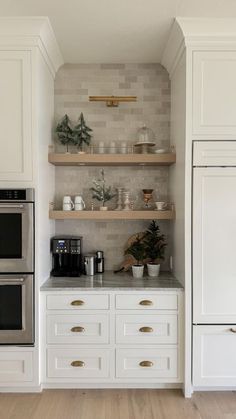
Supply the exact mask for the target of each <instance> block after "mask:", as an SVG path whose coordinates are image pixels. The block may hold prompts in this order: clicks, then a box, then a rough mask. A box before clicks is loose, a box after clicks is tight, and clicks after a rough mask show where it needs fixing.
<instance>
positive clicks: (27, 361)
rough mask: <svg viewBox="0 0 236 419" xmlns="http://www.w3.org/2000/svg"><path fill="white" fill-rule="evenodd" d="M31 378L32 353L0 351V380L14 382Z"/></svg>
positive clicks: (30, 379)
mask: <svg viewBox="0 0 236 419" xmlns="http://www.w3.org/2000/svg"><path fill="white" fill-rule="evenodd" d="M32 380H33V353H31V352H9V351H8V352H7V351H6V352H0V382H4V383H15V382H24V381H32Z"/></svg>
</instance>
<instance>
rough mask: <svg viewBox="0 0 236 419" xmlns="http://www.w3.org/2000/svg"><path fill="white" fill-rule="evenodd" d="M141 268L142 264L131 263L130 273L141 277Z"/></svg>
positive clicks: (142, 268) (142, 267)
mask: <svg viewBox="0 0 236 419" xmlns="http://www.w3.org/2000/svg"><path fill="white" fill-rule="evenodd" d="M143 270H144V265H133V266H132V273H133V277H134V278H142V277H143Z"/></svg>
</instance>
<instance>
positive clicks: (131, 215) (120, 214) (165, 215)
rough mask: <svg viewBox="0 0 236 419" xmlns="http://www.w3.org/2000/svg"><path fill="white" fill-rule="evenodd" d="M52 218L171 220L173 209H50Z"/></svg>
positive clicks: (173, 213) (173, 217)
mask: <svg viewBox="0 0 236 419" xmlns="http://www.w3.org/2000/svg"><path fill="white" fill-rule="evenodd" d="M49 218H50V219H52V220H173V219H175V211H172V210H167V211H112V210H110V211H100V210H99V211H97V210H96V211H60V210H50V211H49Z"/></svg>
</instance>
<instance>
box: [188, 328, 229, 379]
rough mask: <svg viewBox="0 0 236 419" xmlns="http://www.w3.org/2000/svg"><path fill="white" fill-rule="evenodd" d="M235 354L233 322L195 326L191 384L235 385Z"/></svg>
mask: <svg viewBox="0 0 236 419" xmlns="http://www.w3.org/2000/svg"><path fill="white" fill-rule="evenodd" d="M232 330H233V331H232ZM235 354H236V325H235V326H232V325H224V326H210V325H209V326H194V327H193V385H194V386H196V387H197V386H202V387H207V386H209V387H214V386H235V383H236V356H235Z"/></svg>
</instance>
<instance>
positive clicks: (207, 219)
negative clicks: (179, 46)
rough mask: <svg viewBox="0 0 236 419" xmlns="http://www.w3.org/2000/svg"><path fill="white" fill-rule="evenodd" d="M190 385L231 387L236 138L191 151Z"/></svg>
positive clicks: (235, 323)
mask: <svg viewBox="0 0 236 419" xmlns="http://www.w3.org/2000/svg"><path fill="white" fill-rule="evenodd" d="M192 217H193V222H192V249H193V255H192V266H193V386H194V387H202V388H203V387H208V388H209V387H217V386H218V387H236V141H199V142H195V143H194V150H193V215H192Z"/></svg>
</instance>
